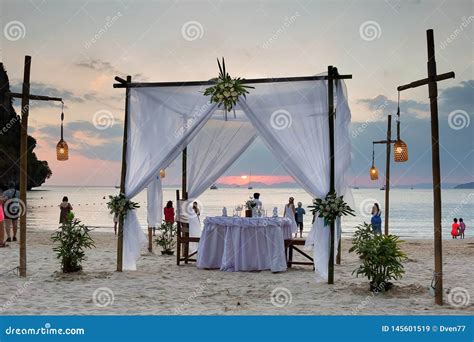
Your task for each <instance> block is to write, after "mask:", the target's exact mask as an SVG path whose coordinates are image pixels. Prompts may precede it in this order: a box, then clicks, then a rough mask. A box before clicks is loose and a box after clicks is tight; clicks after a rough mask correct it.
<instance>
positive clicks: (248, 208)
mask: <svg viewBox="0 0 474 342" xmlns="http://www.w3.org/2000/svg"><path fill="white" fill-rule="evenodd" d="M256 206H257V203H255V200H254V199H253V198H252V197H250V199H249V200H247V201H246V202H245V217H252V212H253V208H255V207H256Z"/></svg>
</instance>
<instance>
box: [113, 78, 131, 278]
mask: <svg viewBox="0 0 474 342" xmlns="http://www.w3.org/2000/svg"><path fill="white" fill-rule="evenodd" d="M115 79H116V80H117V81H119V82H121V83H124V80H122V79H121V78H120V77H115ZM131 82H132V76H127V81H126V84H127V85H128V84H130V83H131ZM129 98H130V87H126V88H125V118H124V120H123V140H122V173H121V176H120V193H121V194H125V178H126V175H127V135H128V119H129V117H128V116H129V115H128V114H129V113H128V103H129ZM123 221H124V219H123V216H122V215H120V217H119V224H118V237H117V272H122V270H123Z"/></svg>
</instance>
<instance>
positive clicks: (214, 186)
mask: <svg viewBox="0 0 474 342" xmlns="http://www.w3.org/2000/svg"><path fill="white" fill-rule="evenodd" d="M209 189H211V190H217V189H218V188H217V185H215V184H212V185H211V187H210V188H209Z"/></svg>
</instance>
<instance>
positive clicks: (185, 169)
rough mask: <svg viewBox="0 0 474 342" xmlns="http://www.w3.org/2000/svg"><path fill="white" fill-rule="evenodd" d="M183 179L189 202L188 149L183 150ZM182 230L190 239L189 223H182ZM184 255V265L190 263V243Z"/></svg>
mask: <svg viewBox="0 0 474 342" xmlns="http://www.w3.org/2000/svg"><path fill="white" fill-rule="evenodd" d="M181 171H182V178H181V181H182V183H181V187H182V194H181V196H182V198H183V200H185V201H187V200H188V187H187V184H188V148H187V147H185V148H184V149H183V160H182V170H181ZM182 228H184V229H183V235H184V237H185V238H188V237H189V224H188V223H182ZM183 253H184V263H185V264H187V263H188V257H189V241H186V242H185V243H184V248H183Z"/></svg>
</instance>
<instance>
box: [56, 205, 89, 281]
mask: <svg viewBox="0 0 474 342" xmlns="http://www.w3.org/2000/svg"><path fill="white" fill-rule="evenodd" d="M89 232H90V229H88V228H87V227H86V226H85V225H83V224H82V223H81V221H79V220H78V219H75V218H74V214H73V213H69V214H68V216H67V219H66V222H64V223H62V224H61V227H59V228H58V230H57V231H56V232H55V233H54V234H53V235H52V236H51V240H52V241H53V242H54V243H55V244H57V245H56V246H55V247H53V251H55V252H56V257H57V258H58V259H59V260H60V262H61V269H62V271H63V273H72V272H78V271H80V270H82V265H81V263H82V261H84V260H85V259H86V253H85V249H87V248H92V247H95V245H94V240H93V239H92V237H91V236H90V234H89Z"/></svg>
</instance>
